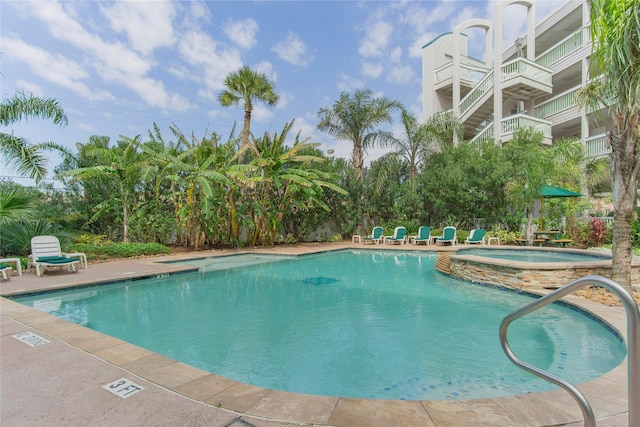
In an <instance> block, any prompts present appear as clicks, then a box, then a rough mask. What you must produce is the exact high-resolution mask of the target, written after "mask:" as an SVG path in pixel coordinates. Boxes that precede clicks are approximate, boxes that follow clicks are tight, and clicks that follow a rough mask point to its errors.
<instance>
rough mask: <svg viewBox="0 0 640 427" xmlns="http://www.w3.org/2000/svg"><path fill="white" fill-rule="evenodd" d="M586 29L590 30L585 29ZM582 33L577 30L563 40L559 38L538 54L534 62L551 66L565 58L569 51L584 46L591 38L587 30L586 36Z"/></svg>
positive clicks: (571, 51)
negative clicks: (555, 42) (554, 43)
mask: <svg viewBox="0 0 640 427" xmlns="http://www.w3.org/2000/svg"><path fill="white" fill-rule="evenodd" d="M587 31H590V30H589V29H587ZM583 34H584V32H583V31H581V30H578V31H576V32H575V33H573V34H571V35H570V36H569V37H567V38H565V39H564V40H561V41H560V42H559V43H557V44H556V45H554V46H552V47H551V48H550V49H548V50H547V51H545V52H543V53H542V54H541V55H540V56H538V58H537V59H536V63H538V64H540V65H542V66H544V67H551V66H552V64H554V63H556V62H557V61H559V60H561V59H563V58H566V57H567V56H568V55H570V54H571V53H573V52H575V51H577V50H578V49H580V48H582V47H584V46H586V45H587V44H588V43H589V41H590V40H591V36H590V33H589V32H587V33H586V37H585V36H584V35H583ZM585 39H586V43H585Z"/></svg>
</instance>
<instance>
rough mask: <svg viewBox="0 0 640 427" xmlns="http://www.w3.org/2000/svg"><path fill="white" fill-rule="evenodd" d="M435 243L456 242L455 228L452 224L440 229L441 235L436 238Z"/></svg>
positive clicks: (452, 243) (453, 243)
mask: <svg viewBox="0 0 640 427" xmlns="http://www.w3.org/2000/svg"><path fill="white" fill-rule="evenodd" d="M436 243H437V244H439V245H441V244H442V245H443V244H445V243H451V245H455V244H457V243H458V237H457V236H456V228H455V227H453V226H450V225H449V226H447V227H445V228H444V230H443V231H442V236H440V237H438V238H437V239H436Z"/></svg>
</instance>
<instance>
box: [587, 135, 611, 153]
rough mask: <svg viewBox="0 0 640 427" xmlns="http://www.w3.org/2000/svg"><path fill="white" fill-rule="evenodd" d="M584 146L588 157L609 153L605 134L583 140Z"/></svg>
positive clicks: (609, 148)
mask: <svg viewBox="0 0 640 427" xmlns="http://www.w3.org/2000/svg"><path fill="white" fill-rule="evenodd" d="M584 144H585V146H586V147H587V154H588V156H589V157H598V156H604V155H608V154H609V153H610V152H611V147H610V146H609V142H608V141H607V134H601V135H595V136H590V137H589V138H587V139H585V140H584Z"/></svg>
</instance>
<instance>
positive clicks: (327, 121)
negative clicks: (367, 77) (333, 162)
mask: <svg viewBox="0 0 640 427" xmlns="http://www.w3.org/2000/svg"><path fill="white" fill-rule="evenodd" d="M401 108H402V104H401V103H400V102H398V101H396V100H394V99H391V98H387V97H384V96H381V97H377V98H374V97H373V92H372V91H371V90H369V89H358V90H356V91H355V93H354V94H353V95H351V94H349V93H347V92H342V93H341V94H340V98H339V99H338V100H337V101H336V102H334V103H333V106H331V108H321V109H320V110H319V111H318V119H319V122H318V129H319V130H321V131H322V132H326V133H328V134H329V135H331V136H333V137H335V138H338V139H340V140H344V141H350V142H352V143H353V152H352V154H351V163H352V164H353V167H354V169H355V170H356V177H355V178H356V180H357V181H359V180H360V179H361V178H362V167H363V163H364V154H365V152H366V150H367V149H368V148H370V147H374V146H376V145H383V144H386V143H388V142H390V141H391V140H392V138H393V136H392V135H391V133H390V132H385V131H381V130H379V129H378V127H379V126H380V125H381V124H383V123H391V121H392V118H391V113H393V112H394V111H395V110H397V109H401Z"/></svg>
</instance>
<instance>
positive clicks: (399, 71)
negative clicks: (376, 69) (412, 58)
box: [387, 65, 415, 83]
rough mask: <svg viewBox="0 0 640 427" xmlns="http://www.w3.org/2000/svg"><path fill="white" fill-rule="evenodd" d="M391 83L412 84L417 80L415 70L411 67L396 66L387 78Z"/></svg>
mask: <svg viewBox="0 0 640 427" xmlns="http://www.w3.org/2000/svg"><path fill="white" fill-rule="evenodd" d="M387 78H388V80H389V81H390V82H391V83H411V82H413V81H414V80H415V73H414V72H413V68H411V66H409V65H399V66H394V67H392V68H391V70H390V71H389V74H388V76H387Z"/></svg>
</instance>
